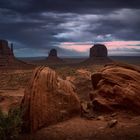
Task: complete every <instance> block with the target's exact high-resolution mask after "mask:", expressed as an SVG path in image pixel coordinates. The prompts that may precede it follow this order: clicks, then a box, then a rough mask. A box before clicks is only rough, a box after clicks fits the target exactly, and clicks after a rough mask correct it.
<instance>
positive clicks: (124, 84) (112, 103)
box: [92, 64, 140, 113]
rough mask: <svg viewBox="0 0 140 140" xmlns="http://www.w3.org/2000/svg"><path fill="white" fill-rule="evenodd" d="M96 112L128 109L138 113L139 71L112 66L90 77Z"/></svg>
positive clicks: (126, 66)
mask: <svg viewBox="0 0 140 140" xmlns="http://www.w3.org/2000/svg"><path fill="white" fill-rule="evenodd" d="M92 85H93V88H94V94H95V95H94V96H95V98H94V99H93V101H92V102H93V107H94V110H96V111H100V112H103V111H105V112H106V111H113V110H115V109H124V110H126V109H128V110H131V111H135V112H137V113H140V109H139V108H140V69H139V68H137V67H134V66H129V65H122V64H114V65H107V66H105V67H104V68H103V69H102V70H101V71H100V72H98V73H95V74H93V75H92Z"/></svg>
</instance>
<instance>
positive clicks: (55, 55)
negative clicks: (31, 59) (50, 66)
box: [49, 49, 57, 57]
mask: <svg viewBox="0 0 140 140" xmlns="http://www.w3.org/2000/svg"><path fill="white" fill-rule="evenodd" d="M49 57H57V50H56V49H51V50H50V52H49Z"/></svg>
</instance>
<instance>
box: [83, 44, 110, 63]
mask: <svg viewBox="0 0 140 140" xmlns="http://www.w3.org/2000/svg"><path fill="white" fill-rule="evenodd" d="M110 62H112V60H111V59H110V58H109V57H108V50H107V47H106V46H105V45H103V44H95V45H94V46H93V47H91V48H90V51H89V58H88V59H87V60H85V61H84V63H86V64H88V63H89V64H107V63H110Z"/></svg>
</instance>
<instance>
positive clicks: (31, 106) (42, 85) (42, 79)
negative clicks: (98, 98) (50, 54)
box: [21, 67, 80, 132]
mask: <svg viewBox="0 0 140 140" xmlns="http://www.w3.org/2000/svg"><path fill="white" fill-rule="evenodd" d="M21 107H22V110H23V112H24V115H23V120H24V130H26V131H27V132H34V131H36V130H38V129H39V128H41V127H43V126H48V125H51V124H55V123H57V122H59V121H63V120H66V119H68V118H70V117H73V116H75V115H78V114H79V113H80V103H79V99H78V97H77V95H76V93H75V92H74V88H73V85H72V84H71V83H70V82H68V81H66V80H63V79H61V78H60V77H58V75H57V74H56V72H55V71H53V70H52V69H50V68H48V67H39V68H37V69H36V70H35V72H34V74H33V76H32V79H31V81H30V84H29V85H28V87H27V88H26V90H25V95H24V98H23V100H22V104H21Z"/></svg>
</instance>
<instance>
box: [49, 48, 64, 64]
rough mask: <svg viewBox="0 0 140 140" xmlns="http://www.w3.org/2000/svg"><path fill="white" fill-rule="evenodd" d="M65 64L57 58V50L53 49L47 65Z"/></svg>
mask: <svg viewBox="0 0 140 140" xmlns="http://www.w3.org/2000/svg"><path fill="white" fill-rule="evenodd" d="M63 62H64V61H63V60H62V59H61V58H59V57H58V56H57V50H56V49H51V50H50V52H49V55H48V57H47V63H48V64H61V63H63Z"/></svg>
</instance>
